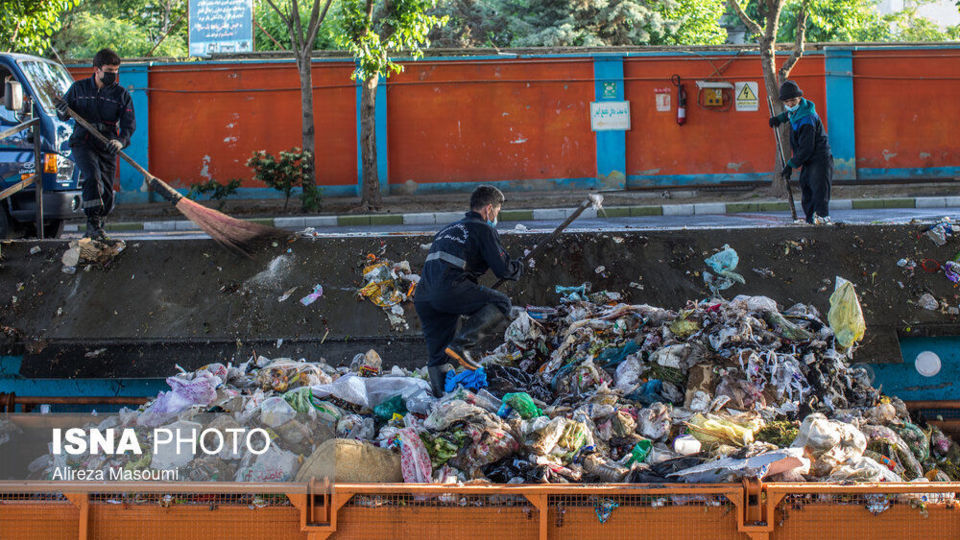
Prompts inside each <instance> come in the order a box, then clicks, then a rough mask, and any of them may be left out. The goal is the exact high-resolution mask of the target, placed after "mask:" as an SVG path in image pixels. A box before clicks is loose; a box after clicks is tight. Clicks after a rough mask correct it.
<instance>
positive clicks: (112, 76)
mask: <svg viewBox="0 0 960 540" xmlns="http://www.w3.org/2000/svg"><path fill="white" fill-rule="evenodd" d="M100 82H102V83H103V85H104V86H110V85H111V84H113V83H115V82H117V74H116V73H113V72H111V71H104V72H103V75H102V76H101V77H100Z"/></svg>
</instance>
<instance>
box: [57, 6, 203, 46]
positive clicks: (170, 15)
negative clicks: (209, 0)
mask: <svg viewBox="0 0 960 540" xmlns="http://www.w3.org/2000/svg"><path fill="white" fill-rule="evenodd" d="M187 7H188V5H187V0H85V1H84V2H82V3H80V5H79V6H78V7H77V9H74V10H73V11H71V12H70V13H69V14H68V15H67V17H66V18H65V22H64V27H63V30H62V31H60V32H59V33H58V34H57V36H56V38H55V40H54V45H55V46H56V47H57V49H58V50H60V51H62V52H63V54H64V56H67V57H70V58H90V57H92V56H93V55H94V54H96V52H97V51H99V50H100V49H102V48H104V47H109V48H111V49H113V50H115V51H117V54H119V55H120V56H121V57H138V56H147V55H151V56H170V57H185V56H187V54H188V52H187V41H188V31H189V28H188V21H187V17H186V14H187ZM164 36H166V37H164ZM161 39H162V41H161ZM157 43H159V45H157ZM151 51H153V52H152V53H151Z"/></svg>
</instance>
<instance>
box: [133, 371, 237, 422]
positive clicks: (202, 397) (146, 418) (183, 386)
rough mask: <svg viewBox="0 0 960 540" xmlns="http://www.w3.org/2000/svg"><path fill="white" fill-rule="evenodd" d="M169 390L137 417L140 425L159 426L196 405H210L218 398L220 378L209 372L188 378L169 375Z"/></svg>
mask: <svg viewBox="0 0 960 540" xmlns="http://www.w3.org/2000/svg"><path fill="white" fill-rule="evenodd" d="M167 384H168V385H170V391H169V392H160V394H159V395H158V396H157V399H156V400H155V401H154V402H153V403H152V404H150V406H149V407H147V409H146V410H145V411H143V413H141V414H140V416H139V417H138V418H137V425H138V426H145V427H158V426H161V425H163V424H165V423H167V422H168V421H170V420H172V419H173V418H175V417H176V416H177V415H178V414H180V413H181V412H183V411H185V410H187V409H189V408H190V407H193V406H194V405H203V406H206V405H209V404H210V403H212V402H213V400H215V399H216V398H217V390H216V388H217V386H219V385H220V379H219V378H218V377H216V376H214V375H211V374H209V373H204V374H203V375H202V376H198V377H194V378H193V379H192V380H191V379H186V378H182V377H167Z"/></svg>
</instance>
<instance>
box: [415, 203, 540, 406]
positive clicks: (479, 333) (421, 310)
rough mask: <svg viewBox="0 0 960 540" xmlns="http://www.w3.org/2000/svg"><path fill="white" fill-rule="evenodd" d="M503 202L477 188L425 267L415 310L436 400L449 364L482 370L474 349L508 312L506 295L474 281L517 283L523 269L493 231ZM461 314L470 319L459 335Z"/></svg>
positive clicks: (437, 239)
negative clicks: (489, 275)
mask: <svg viewBox="0 0 960 540" xmlns="http://www.w3.org/2000/svg"><path fill="white" fill-rule="evenodd" d="M503 201H504V197H503V193H502V192H501V191H500V190H499V189H497V188H495V187H493V186H479V187H478V188H477V189H475V190H474V191H473V194H472V195H470V211H469V212H467V214H466V216H464V218H463V219H461V220H460V221H457V222H455V223H451V224H450V225H447V226H446V227H444V228H443V229H441V230H440V232H438V233H437V235H436V236H434V238H433V244H432V245H431V246H430V253H429V254H427V259H426V262H425V263H424V265H423V274H422V276H421V279H420V283H419V284H418V285H417V292H416V295H415V297H414V306H415V307H416V310H417V315H418V316H419V317H420V323H421V325H422V326H423V336H424V338H425V340H426V342H427V352H428V354H429V360H428V363H427V367H428V371H429V373H430V384H431V386H432V388H433V393H434V394H435V395H437V396H438V397H439V396H440V395H442V394H443V386H444V377H445V376H446V371H447V369H446V367H447V364H450V363H452V361H456V362H458V363H459V364H460V365H461V366H463V367H465V368H467V369H470V370H474V369H477V368H478V367H480V364H479V363H478V362H479V360H480V359H479V358H478V357H477V353H476V351H474V350H473V348H474V347H476V345H477V344H478V343H479V341H480V339H481V338H482V337H483V336H484V335H486V334H488V333H489V332H490V331H492V330H494V329H495V328H496V327H497V326H498V325H500V324H502V323H504V322H506V319H507V315H508V314H509V313H510V308H511V305H510V298H509V297H507V295H505V294H503V293H501V292H499V291H495V290H493V289H491V288H489V287H484V286H482V285H480V284H479V283H478V282H477V280H478V279H479V278H480V276H482V275H483V274H484V273H486V271H487V269H491V270H493V273H494V274H495V275H496V276H497V277H498V278H500V279H509V280H514V281H515V280H517V279H519V278H520V272H521V264H520V262H519V261H517V260H511V258H510V255H508V254H507V252H506V251H505V250H504V249H503V246H502V245H501V244H500V235H498V234H497V230H496V225H497V217H498V215H499V214H500V207H501V206H502V204H503ZM461 315H467V316H468V318H467V319H466V320H465V321H464V323H463V325H462V327H461V328H460V331H459V333H457V323H458V322H459V320H460V316H461Z"/></svg>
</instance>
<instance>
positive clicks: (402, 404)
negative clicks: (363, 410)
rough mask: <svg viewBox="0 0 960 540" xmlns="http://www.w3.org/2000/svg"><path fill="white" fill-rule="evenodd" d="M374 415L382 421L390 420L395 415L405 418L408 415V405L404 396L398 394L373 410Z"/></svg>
mask: <svg viewBox="0 0 960 540" xmlns="http://www.w3.org/2000/svg"><path fill="white" fill-rule="evenodd" d="M373 414H375V415H376V416H377V418H380V419H381V420H389V419H391V418H393V415H395V414H399V415H400V416H403V415H405V414H407V403H406V401H404V399H403V395H402V394H397V395H395V396H393V397H392V398H390V399H388V400H386V401H384V402H383V403H381V404H379V405H377V406H376V407H374V408H373Z"/></svg>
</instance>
